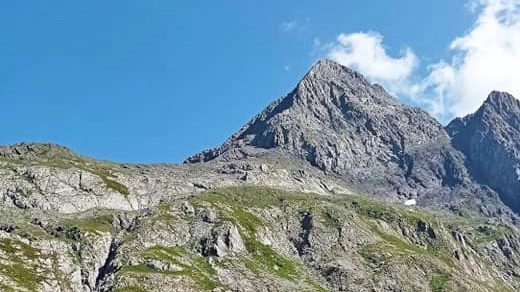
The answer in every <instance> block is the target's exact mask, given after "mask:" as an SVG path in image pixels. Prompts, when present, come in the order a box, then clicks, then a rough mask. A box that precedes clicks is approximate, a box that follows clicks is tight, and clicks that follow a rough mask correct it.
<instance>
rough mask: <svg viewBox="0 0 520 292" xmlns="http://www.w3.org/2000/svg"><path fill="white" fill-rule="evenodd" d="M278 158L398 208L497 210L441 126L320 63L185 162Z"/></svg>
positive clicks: (349, 74) (347, 72)
mask: <svg viewBox="0 0 520 292" xmlns="http://www.w3.org/2000/svg"><path fill="white" fill-rule="evenodd" d="M273 150H276V151H281V152H284V153H287V154H288V155H292V156H294V157H297V158H299V159H302V160H305V161H307V162H309V163H310V164H311V165H313V166H315V167H318V168H319V169H321V170H323V171H326V172H327V173H334V174H338V175H339V176H340V177H342V178H343V179H344V180H345V181H347V182H349V183H350V184H352V185H354V186H355V187H356V188H358V189H360V190H362V191H364V192H366V193H369V194H375V195H379V196H382V197H384V198H385V199H387V200H391V201H401V202H404V201H405V200H408V199H416V200H417V202H418V203H419V204H421V205H425V206H437V205H438V206H445V207H453V206H455V208H458V207H457V206H459V205H471V208H476V209H482V210H484V212H487V213H488V214H496V210H495V209H496V208H497V206H500V205H501V203H500V202H499V200H498V199H497V196H496V194H495V193H494V192H493V191H492V190H490V189H489V188H481V187H480V186H478V185H476V184H474V183H473V179H472V177H471V176H470V175H469V174H468V170H467V169H466V167H465V166H464V156H463V155H462V154H461V153H460V152H459V151H457V150H455V149H454V148H453V147H452V145H451V141H450V138H449V136H448V134H447V133H446V131H445V130H444V129H443V127H442V125H441V124H440V123H439V122H437V121H436V120H435V119H434V118H433V117H431V116H430V115H428V114H427V113H426V112H424V111H423V110H421V109H418V108H412V107H409V106H407V105H405V104H402V103H401V102H399V101H398V100H397V99H396V98H394V97H392V96H391V95H389V94H388V93H386V92H385V91H384V89H383V88H382V87H381V86H379V85H371V84H370V83H369V82H368V81H367V80H366V79H365V78H364V77H363V76H362V75H360V74H359V73H356V72H353V71H352V70H350V69H348V68H346V67H344V66H341V65H339V64H337V63H335V62H333V61H329V60H323V61H319V62H318V63H317V64H316V65H314V66H313V67H312V69H311V70H310V71H309V72H308V73H307V74H306V75H305V77H304V78H303V79H302V81H300V82H299V83H298V85H297V86H296V88H295V89H294V90H293V91H292V92H291V93H289V94H288V95H287V96H285V97H283V98H281V99H279V100H277V101H276V102H274V103H273V104H271V105H270V106H269V107H268V108H266V109H265V110H264V111H263V112H262V113H260V114H259V115H258V116H256V117H255V118H254V119H253V120H252V121H251V122H249V123H248V124H247V125H245V126H244V127H243V128H242V129H241V130H240V131H239V132H237V133H235V134H234V135H232V136H231V138H229V139H228V140H227V141H226V142H225V143H224V144H223V145H222V146H221V147H219V148H216V149H212V150H208V151H204V152H202V153H200V154H197V155H194V156H192V157H190V158H188V159H187V161H186V162H191V163H194V162H204V161H212V160H218V161H226V160H235V159H242V158H248V157H255V156H258V155H262V153H265V152H269V151H273Z"/></svg>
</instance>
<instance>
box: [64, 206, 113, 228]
mask: <svg viewBox="0 0 520 292" xmlns="http://www.w3.org/2000/svg"><path fill="white" fill-rule="evenodd" d="M113 220H114V214H113V212H111V211H110V210H98V213H97V214H94V215H88V214H82V215H81V216H75V217H71V218H69V219H65V220H64V224H65V226H67V227H69V228H71V227H77V228H78V229H79V230H81V231H82V232H90V233H98V232H111V231H112V229H113V227H112V221H113Z"/></svg>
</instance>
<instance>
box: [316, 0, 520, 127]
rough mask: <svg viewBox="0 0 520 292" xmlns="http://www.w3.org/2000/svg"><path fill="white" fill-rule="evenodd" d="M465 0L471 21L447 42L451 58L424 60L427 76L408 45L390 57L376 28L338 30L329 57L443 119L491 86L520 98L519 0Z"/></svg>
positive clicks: (469, 106) (465, 109) (467, 109)
mask: <svg viewBox="0 0 520 292" xmlns="http://www.w3.org/2000/svg"><path fill="white" fill-rule="evenodd" d="M468 4H469V5H468V7H470V9H472V11H474V12H475V13H477V19H476V21H475V23H474V24H473V26H472V27H471V28H470V29H469V30H468V31H467V32H466V33H465V34H464V35H462V36H460V37H458V38H456V39H455V40H453V42H452V43H451V44H450V46H449V49H450V51H451V52H452V53H453V58H452V59H451V60H449V61H439V62H437V63H433V64H427V65H426V66H427V69H428V70H427V72H428V73H427V75H426V76H418V75H417V74H416V73H417V72H416V70H415V69H416V68H417V65H418V63H419V62H418V58H417V57H416V55H415V54H414V52H413V51H412V50H411V49H410V48H406V49H404V50H402V51H401V54H400V56H399V57H397V58H396V57H391V56H389V55H388V54H387V52H386V50H385V48H384V46H383V37H382V36H381V35H379V34H378V33H374V32H368V33H363V32H361V33H351V34H340V35H339V37H338V38H337V40H336V41H335V42H334V43H333V44H327V45H328V47H325V46H323V47H324V48H325V50H326V51H327V56H328V57H329V58H331V59H333V60H336V61H338V62H340V63H342V64H344V65H346V66H349V67H352V68H354V69H355V70H358V71H360V72H361V73H363V74H364V75H366V76H367V77H368V78H369V79H370V80H371V81H373V82H378V83H381V84H382V85H383V86H385V87H386V88H388V89H389V91H391V92H392V93H394V94H397V95H399V96H404V97H406V98H408V99H411V100H412V101H413V102H415V103H417V104H419V105H422V106H423V107H425V108H426V109H427V110H428V111H429V112H430V113H431V114H433V115H435V116H437V117H438V118H439V119H441V120H442V121H448V119H451V118H452V117H454V116H462V115H465V114H468V113H471V112H473V111H475V110H476V109H477V108H478V107H479V106H480V105H481V103H482V101H483V100H484V99H485V98H486V97H487V95H488V94H489V92H491V91H492V90H500V91H508V92H510V93H512V94H513V95H515V96H516V97H518V98H520V79H519V78H520V0H472V1H470V2H468ZM319 45H321V43H318V46H319ZM314 50H316V42H315V48H314Z"/></svg>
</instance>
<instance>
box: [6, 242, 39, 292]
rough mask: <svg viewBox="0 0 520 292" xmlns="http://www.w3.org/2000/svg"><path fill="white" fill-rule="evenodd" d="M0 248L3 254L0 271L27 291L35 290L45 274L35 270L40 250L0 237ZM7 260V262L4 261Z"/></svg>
mask: <svg viewBox="0 0 520 292" xmlns="http://www.w3.org/2000/svg"><path fill="white" fill-rule="evenodd" d="M0 250H1V251H2V252H3V254H4V258H3V261H2V263H1V264H0V273H1V274H3V275H5V276H7V277H8V278H9V279H11V280H12V281H13V282H15V283H17V285H19V286H21V287H23V288H26V289H27V290H29V291H36V290H37V287H38V286H39V284H40V283H41V282H42V281H43V280H45V279H46V278H45V276H43V275H41V274H39V273H37V272H36V266H35V264H36V260H37V259H38V257H39V255H40V252H39V250H37V249H35V248H34V247H32V246H30V245H28V244H26V243H23V242H21V241H19V240H15V239H10V238H2V239H0ZM4 261H5V262H7V263H4Z"/></svg>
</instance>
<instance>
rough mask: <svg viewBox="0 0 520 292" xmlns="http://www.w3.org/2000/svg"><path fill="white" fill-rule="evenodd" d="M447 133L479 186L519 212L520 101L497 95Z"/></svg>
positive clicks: (461, 119)
mask: <svg viewBox="0 0 520 292" xmlns="http://www.w3.org/2000/svg"><path fill="white" fill-rule="evenodd" d="M446 129H447V131H448V133H449V134H450V136H451V137H452V140H453V145H454V146H455V147H456V148H457V149H459V150H460V151H462V152H463V153H464V154H465V155H466V156H467V158H468V160H467V164H468V167H469V169H470V170H471V171H472V173H473V175H474V176H475V177H476V178H477V179H478V180H479V182H481V183H482V184H486V185H489V186H490V187H492V188H493V189H495V190H497V191H498V193H499V194H500V196H501V198H502V200H503V201H504V202H505V203H506V204H507V205H508V206H510V207H511V209H513V210H514V211H516V212H520V101H518V100H517V99H516V98H515V97H513V96H512V95H510V94H508V93H505V92H497V91H494V92H492V93H491V94H490V95H489V96H488V98H487V99H486V101H485V102H484V104H483V105H482V106H481V107H480V108H479V109H478V110H477V111H476V112H475V113H474V114H471V115H468V116H466V117H464V118H458V119H455V120H453V121H452V122H451V123H450V124H449V125H448V126H447V127H446Z"/></svg>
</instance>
